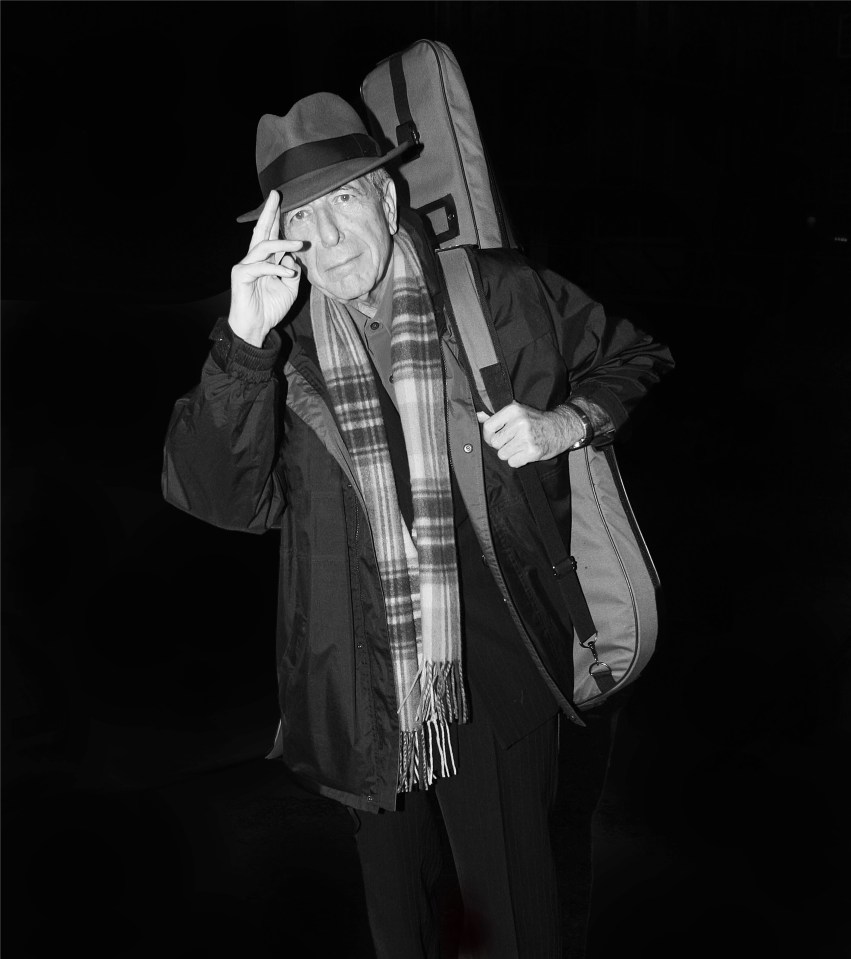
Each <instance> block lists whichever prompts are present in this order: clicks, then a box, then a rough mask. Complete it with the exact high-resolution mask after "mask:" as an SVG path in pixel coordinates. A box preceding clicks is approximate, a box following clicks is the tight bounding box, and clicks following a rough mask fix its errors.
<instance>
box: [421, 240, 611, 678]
mask: <svg viewBox="0 0 851 959" xmlns="http://www.w3.org/2000/svg"><path fill="white" fill-rule="evenodd" d="M437 259H438V262H439V263H440V265H441V267H442V271H443V279H444V286H445V292H446V296H447V298H448V300H449V303H450V305H451V309H450V310H448V311H447V313H448V314H449V315H448V322H450V323H452V324H453V331H454V333H455V337H456V339H457V341H458V342H459V344H460V345H461V353H462V360H463V362H464V366H465V369H466V371H467V375H468V376H470V377H471V379H472V381H473V382H472V386H473V388H474V390H475V391H476V393H477V394H478V395H479V397H480V399H481V401H482V402H483V403H484V404H485V406H486V407H487V409H489V410H500V409H502V408H503V407H504V406H507V405H508V404H509V403H511V402H513V400H514V392H513V389H512V386H511V379H510V377H509V375H508V367H507V366H506V363H505V357H504V355H503V353H502V347H501V344H500V342H499V337H498V336H497V334H496V329H495V328H494V325H493V317H492V316H491V314H490V309H489V308H488V305H487V301H486V300H485V297H484V296H483V295H481V293H480V290H479V284H478V282H477V280H476V276H475V274H474V272H473V264H472V263H471V261H470V257H469V256H468V254H467V250H466V249H465V248H463V247H455V248H453V249H451V250H440V251H438V253H437ZM452 314H454V316H453V315H452ZM517 474H518V477H519V479H520V482H521V483H522V485H523V490H524V492H525V494H526V499H527V501H528V503H529V508H530V509H531V511H532V515H533V516H534V517H535V522H536V524H537V526H538V531H539V533H540V534H541V538H542V539H543V541H544V546H545V549H546V551H547V558H548V562H549V564H550V567H551V569H552V572H553V576H554V577H555V578H556V579H557V580H558V581H559V586H560V587H561V592H562V596H563V597H564V601H565V604H566V605H567V610H568V612H569V614H570V618H571V620H572V622H573V628H574V629H575V630H576V634H577V637H578V639H579V641H580V643H581V644H582V645H583V646H584V645H586V644H587V643H588V642H589V640H593V639H594V638H595V636H596V633H597V629H596V627H595V625H594V620H593V618H592V616H591V611H590V610H589V609H588V603H587V601H586V599H585V594H584V593H583V592H582V585H581V583H580V582H579V577H578V576H577V575H576V560H575V559H574V558H573V557H572V556H570V555H568V553H567V550H566V549H565V547H564V543H563V541H562V538H561V536H560V535H559V533H558V527H557V525H556V520H555V517H554V516H553V513H552V509H551V508H550V504H549V501H548V500H547V496H546V493H545V492H544V489H543V487H542V486H541V479H540V476H539V475H538V472H537V470H536V469H535V466H534V464H533V463H527V464H526V465H525V466H521V467H519V469H518V470H517ZM592 675H593V674H592ZM594 678H595V679H597V677H596V676H595V677H594ZM601 678H602V679H603V680H604V681H605V677H601ZM598 682H599V681H598Z"/></svg>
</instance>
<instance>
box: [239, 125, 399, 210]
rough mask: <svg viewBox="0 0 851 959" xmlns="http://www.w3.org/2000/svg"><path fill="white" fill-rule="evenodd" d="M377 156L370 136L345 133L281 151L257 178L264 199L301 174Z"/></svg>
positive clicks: (379, 154)
mask: <svg viewBox="0 0 851 959" xmlns="http://www.w3.org/2000/svg"><path fill="white" fill-rule="evenodd" d="M377 156H381V151H380V150H379V148H378V144H377V143H376V142H375V140H373V139H372V137H370V136H367V135H366V134H365V133H347V134H346V135H345V136H342V137H331V138H330V139H328V140H315V141H314V142H313V143H302V145H301V146H297V147H293V148H292V149H291V150H285V151H284V152H283V153H282V154H281V155H280V156H278V157H276V158H275V159H274V160H273V161H272V162H271V163H270V164H269V166H267V167H266V168H265V169H263V170H261V171H260V172H259V173H258V174H257V177H258V179H259V180H260V189H261V190H262V191H263V196H268V195H269V192H270V191H271V190H274V189H277V187H279V186H281V185H282V184H284V183H289V181H290V180H295V179H296V177H300V176H304V174H305V173H315V172H316V171H318V170H321V169H322V168H323V167H327V166H331V164H333V163H340V162H341V161H343V160H354V159H356V158H357V157H377Z"/></svg>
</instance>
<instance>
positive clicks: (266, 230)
mask: <svg viewBox="0 0 851 959" xmlns="http://www.w3.org/2000/svg"><path fill="white" fill-rule="evenodd" d="M280 203H281V197H280V194H279V193H278V191H277V190H270V191H269V196H268V197H266V203H265V204H264V206H263V210H262V211H261V213H260V216H259V217H258V218H257V226H255V227H254V233H253V235H252V238H251V245H252V246H256V245H257V243H258V242H259V241H260V240H277V239H278V235H279V234H278V222H279V216H278V208H279V207H280Z"/></svg>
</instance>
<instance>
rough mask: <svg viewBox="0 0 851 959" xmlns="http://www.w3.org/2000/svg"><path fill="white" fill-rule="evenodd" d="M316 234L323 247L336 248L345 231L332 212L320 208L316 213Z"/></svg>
mask: <svg viewBox="0 0 851 959" xmlns="http://www.w3.org/2000/svg"><path fill="white" fill-rule="evenodd" d="M316 232H317V234H318V236H319V241H320V243H321V244H322V245H323V246H336V245H337V244H338V243H339V242H340V240H342V239H343V231H342V230H341V229H340V227H339V226H338V225H337V220H336V218H335V217H334V213H333V211H331V210H326V209H324V208H320V209H319V210H317V213H316Z"/></svg>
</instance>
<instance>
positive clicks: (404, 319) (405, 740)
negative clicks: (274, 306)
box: [310, 229, 467, 792]
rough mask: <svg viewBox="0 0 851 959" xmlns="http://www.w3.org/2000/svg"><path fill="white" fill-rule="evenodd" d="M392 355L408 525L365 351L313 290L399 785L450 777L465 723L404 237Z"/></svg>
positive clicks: (436, 367) (427, 350)
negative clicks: (359, 515) (361, 523)
mask: <svg viewBox="0 0 851 959" xmlns="http://www.w3.org/2000/svg"><path fill="white" fill-rule="evenodd" d="M392 270H393V277H392V281H393V321H392V327H391V357H392V366H393V384H394V387H395V393H396V402H397V405H398V408H399V417H400V419H401V421H402V429H403V431H404V434H405V444H406V446H407V452H408V465H409V469H410V474H411V493H412V495H413V502H414V527H413V530H412V532H411V533H410V534H409V533H408V528H407V526H406V525H405V521H404V520H403V519H402V516H401V513H400V512H399V504H398V501H397V499H396V485H395V482H394V478H393V467H392V465H391V462H390V453H389V452H388V449H387V436H386V434H385V431H384V422H383V420H382V417H381V405H380V402H379V399H378V389H377V387H376V384H375V381H374V379H373V376H372V371H371V369H370V364H369V358H368V357H367V355H366V350H365V348H364V346H363V344H362V343H361V340H360V337H359V336H358V333H357V331H356V330H355V329H354V326H353V324H352V322H351V320H350V318H349V316H348V314H347V312H346V310H345V309H344V308H343V307H342V306H341V305H340V304H339V303H336V302H335V301H333V300H330V299H328V298H327V297H325V296H324V295H323V294H322V293H320V292H319V291H318V290H317V289H315V288H314V289H313V290H312V293H311V301H310V310H311V320H312V323H313V331H314V335H315V337H316V348H317V353H318V356H319V365H320V367H321V369H322V373H323V375H324V377H325V381H326V383H327V384H328V390H329V392H330V395H331V402H332V404H333V406H334V412H335V414H336V416H337V421H338V423H339V424H340V431H341V433H342V436H343V440H344V441H345V443H346V447H347V449H348V451H349V453H350V455H351V457H352V462H353V465H354V472H355V476H356V478H357V481H358V485H359V486H360V490H361V493H362V495H363V498H364V502H365V504H366V509H367V515H368V517H369V523H370V527H371V530H372V536H373V541H374V543H375V551H376V556H377V559H378V567H379V574H380V577H381V585H382V588H383V591H384V601H385V607H386V613H387V627H388V631H389V635H390V651H391V655H392V658H393V667H394V675H395V683H396V699H397V702H398V703H399V716H400V732H401V735H400V747H399V787H398V789H399V791H400V792H406V791H410V790H411V789H413V788H414V786H416V785H419V786H420V787H421V788H424V789H425V788H428V786H429V784H430V783H431V782H433V781H434V779H435V777H436V776H448V775H451V774H453V773H454V772H455V761H454V756H453V755H452V749H451V746H450V742H449V735H448V731H449V730H448V724H449V722H453V721H456V722H466V718H467V707H466V701H465V698H464V684H463V677H462V672H461V608H460V600H459V595H458V570H457V565H456V551H455V529H454V524H453V513H452V489H451V485H450V479H449V459H448V456H447V445H446V416H445V396H444V387H443V366H442V360H441V356H440V343H439V341H438V337H437V328H436V326H435V322H434V314H433V312H432V308H431V299H430V297H429V294H428V290H427V288H426V285H425V280H424V278H423V274H422V269H421V267H420V264H419V261H418V259H417V256H416V252H415V250H414V247H413V244H412V242H411V239H410V237H409V236H408V235H407V233H406V232H405V231H404V230H402V229H400V230H399V232H398V233H397V235H396V237H395V239H394V248H393V262H392Z"/></svg>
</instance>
